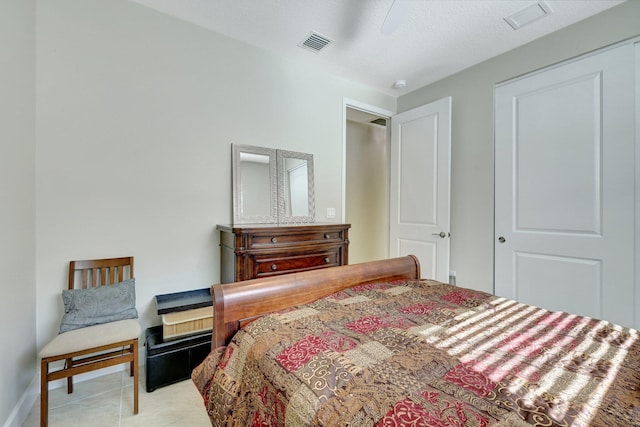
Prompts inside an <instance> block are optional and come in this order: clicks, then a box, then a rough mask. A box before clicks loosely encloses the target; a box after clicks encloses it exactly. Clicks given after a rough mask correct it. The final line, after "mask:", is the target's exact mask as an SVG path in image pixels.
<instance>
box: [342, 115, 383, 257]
mask: <svg viewBox="0 0 640 427" xmlns="http://www.w3.org/2000/svg"><path fill="white" fill-rule="evenodd" d="M369 108H373V107H369ZM388 124H389V116H388V115H386V114H385V112H380V111H378V112H377V113H376V112H373V111H370V110H364V109H360V108H355V107H353V106H350V105H346V109H345V137H344V138H345V147H344V156H345V161H344V167H345V171H344V177H345V182H344V192H343V194H344V202H343V207H344V215H343V218H344V222H346V223H347V224H351V229H350V230H349V241H350V243H349V263H350V264H357V263H361V262H367V261H375V260H379V259H386V258H388V257H389V252H388V247H389V130H388Z"/></svg>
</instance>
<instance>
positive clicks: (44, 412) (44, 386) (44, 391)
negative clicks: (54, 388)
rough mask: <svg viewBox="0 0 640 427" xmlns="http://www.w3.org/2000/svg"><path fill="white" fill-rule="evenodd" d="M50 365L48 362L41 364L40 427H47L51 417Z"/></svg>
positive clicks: (44, 361)
mask: <svg viewBox="0 0 640 427" xmlns="http://www.w3.org/2000/svg"><path fill="white" fill-rule="evenodd" d="M48 373H49V363H48V362H47V361H46V360H44V359H43V360H42V361H41V362H40V427H47V421H48V415H49V382H48V381H47V374H48Z"/></svg>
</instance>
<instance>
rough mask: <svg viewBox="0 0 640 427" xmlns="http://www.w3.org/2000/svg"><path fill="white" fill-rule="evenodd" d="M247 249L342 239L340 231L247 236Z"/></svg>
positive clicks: (338, 240)
mask: <svg viewBox="0 0 640 427" xmlns="http://www.w3.org/2000/svg"><path fill="white" fill-rule="evenodd" d="M247 239H248V241H247V248H249V249H258V248H269V247H281V246H291V245H296V246H299V245H303V244H305V243H321V242H340V241H342V240H343V239H344V236H343V233H342V231H340V230H336V231H309V232H303V233H290V234H278V233H275V232H274V233H273V234H253V235H248V236H247Z"/></svg>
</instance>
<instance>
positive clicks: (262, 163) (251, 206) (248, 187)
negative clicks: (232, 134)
mask: <svg viewBox="0 0 640 427" xmlns="http://www.w3.org/2000/svg"><path fill="white" fill-rule="evenodd" d="M232 147H233V150H232V162H233V163H232V174H233V222H234V223H235V224H254V223H255V224H264V223H275V222H277V219H278V208H277V194H278V187H277V182H276V171H277V169H276V150H274V149H271V148H264V147H254V146H251V145H233V146H232Z"/></svg>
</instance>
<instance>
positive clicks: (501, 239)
mask: <svg viewBox="0 0 640 427" xmlns="http://www.w3.org/2000/svg"><path fill="white" fill-rule="evenodd" d="M506 241H507V239H505V238H504V237H502V236H500V237H498V242H500V243H504V242H506Z"/></svg>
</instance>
